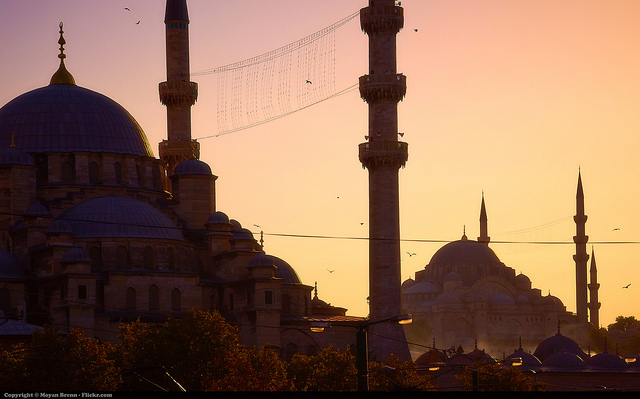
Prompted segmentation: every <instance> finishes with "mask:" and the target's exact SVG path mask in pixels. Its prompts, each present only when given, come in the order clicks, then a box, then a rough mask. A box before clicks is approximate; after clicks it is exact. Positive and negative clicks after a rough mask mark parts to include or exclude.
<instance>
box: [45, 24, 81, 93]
mask: <svg viewBox="0 0 640 399" xmlns="http://www.w3.org/2000/svg"><path fill="white" fill-rule="evenodd" d="M62 26H63V23H62V22H60V39H58V44H59V45H60V54H58V58H60V67H58V70H57V71H56V73H54V74H53V76H52V77H51V82H50V84H52V85H55V84H70V85H74V84H76V81H75V79H74V78H73V76H72V75H71V74H70V73H69V71H67V68H65V66H64V59H65V58H67V56H66V55H65V54H64V45H65V44H67V42H66V40H64V36H63V35H62V34H63V33H64V31H63V30H62Z"/></svg>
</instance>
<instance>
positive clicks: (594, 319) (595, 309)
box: [589, 247, 601, 328]
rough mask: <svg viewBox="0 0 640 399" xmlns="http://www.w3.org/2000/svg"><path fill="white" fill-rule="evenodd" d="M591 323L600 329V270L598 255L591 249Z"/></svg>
mask: <svg viewBox="0 0 640 399" xmlns="http://www.w3.org/2000/svg"><path fill="white" fill-rule="evenodd" d="M589 281H590V282H589V321H590V322H591V324H593V326H594V327H595V328H600V306H601V304H600V302H598V289H600V284H598V270H597V269H596V254H595V252H594V250H593V247H592V248H591V268H590V269H589Z"/></svg>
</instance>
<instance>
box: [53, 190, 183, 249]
mask: <svg viewBox="0 0 640 399" xmlns="http://www.w3.org/2000/svg"><path fill="white" fill-rule="evenodd" d="M58 219H59V220H66V221H67V222H68V223H69V224H70V225H71V228H72V229H73V232H74V234H75V237H76V238H101V237H105V238H106V237H110V238H160V239H169V240H180V241H182V240H184V237H183V235H182V231H181V230H180V229H179V228H178V227H177V226H176V225H175V224H174V223H173V222H172V221H171V219H169V218H168V217H167V216H166V215H165V214H163V213H162V212H160V211H159V210H157V209H156V208H154V207H153V206H151V205H149V204H148V203H146V202H143V201H140V200H137V199H134V198H129V197H120V196H116V195H108V196H104V197H97V198H93V199H89V200H86V201H83V202H81V203H79V204H77V205H75V206H73V207H72V208H70V209H68V210H67V211H65V212H63V213H62V214H61V215H60V216H58Z"/></svg>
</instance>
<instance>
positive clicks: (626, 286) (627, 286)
mask: <svg viewBox="0 0 640 399" xmlns="http://www.w3.org/2000/svg"><path fill="white" fill-rule="evenodd" d="M630 285H631V283H629V284H627V285H625V286H624V287H622V288H629V286H630Z"/></svg>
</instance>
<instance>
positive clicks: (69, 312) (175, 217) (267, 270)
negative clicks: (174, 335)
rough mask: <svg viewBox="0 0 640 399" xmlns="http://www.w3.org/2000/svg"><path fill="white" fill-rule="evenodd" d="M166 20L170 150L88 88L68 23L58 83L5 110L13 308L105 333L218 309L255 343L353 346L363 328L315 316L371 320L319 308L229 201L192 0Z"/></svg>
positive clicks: (4, 228)
mask: <svg viewBox="0 0 640 399" xmlns="http://www.w3.org/2000/svg"><path fill="white" fill-rule="evenodd" d="M165 25H166V42H167V81H166V82H163V83H160V86H159V91H160V100H161V102H162V104H164V105H166V107H167V128H168V132H167V139H166V140H163V141H162V142H161V143H160V145H159V147H160V159H158V158H155V157H154V155H153V152H152V150H151V146H150V145H149V142H148V140H147V137H146V135H145V133H144V132H143V130H142V128H141V127H140V126H139V125H138V123H137V122H136V120H135V119H134V117H133V116H132V115H131V114H129V113H128V112H127V111H126V110H125V109H124V108H123V107H121V106H120V105H119V104H118V103H116V102H115V101H113V100H111V99H110V98H108V97H106V96H104V95H102V94H100V93H97V92H94V91H92V90H89V89H86V88H83V87H81V86H79V85H77V84H76V81H75V78H74V77H73V76H72V74H71V73H70V72H69V71H68V70H67V68H66V66H65V62H64V61H65V58H66V55H65V54H64V44H65V39H64V36H63V30H62V27H63V26H62V24H60V39H59V44H60V55H59V58H60V66H59V69H58V71H57V72H56V73H55V74H54V75H53V76H52V78H51V81H50V84H49V85H47V86H44V87H41V88H38V89H35V90H32V91H29V92H27V93H24V94H22V95H20V96H18V97H16V98H15V99H13V100H12V101H10V102H9V103H7V104H6V105H4V106H3V107H2V108H0V148H2V150H1V151H0V210H1V214H0V237H1V238H2V242H1V247H2V249H0V310H2V311H3V312H4V316H6V317H12V318H15V319H20V320H22V321H23V322H24V321H26V322H28V323H30V324H33V325H38V326H42V325H44V324H47V323H51V324H55V325H56V326H58V327H59V328H60V329H61V330H62V331H63V332H65V331H69V330H70V329H72V328H74V327H79V328H83V329H84V330H85V331H86V332H87V334H88V335H89V336H95V337H99V338H101V339H103V340H111V339H114V338H115V337H116V335H117V333H118V326H119V324H120V323H122V322H127V321H132V320H136V319H138V318H140V319H141V320H144V321H148V322H156V321H160V322H161V321H163V320H166V318H167V317H169V316H176V317H180V316H181V315H184V313H185V312H186V311H188V310H190V309H193V308H195V309H205V310H217V311H219V312H220V313H221V314H222V315H223V316H224V317H226V318H227V319H228V320H229V321H230V322H232V323H234V324H236V325H237V326H238V328H239V333H240V339H241V342H242V343H244V344H245V345H248V346H253V345H256V346H263V345H279V346H280V347H282V348H283V349H285V350H286V352H287V353H288V354H293V353H298V352H302V353H308V352H310V351H315V350H317V349H318V347H319V346H326V345H328V344H329V343H332V344H333V345H334V346H336V347H342V348H344V347H346V345H347V344H348V343H352V342H354V340H355V338H354V334H353V333H352V334H350V335H348V334H342V335H340V336H339V337H333V338H332V337H331V336H318V337H311V336H310V335H309V334H308V332H307V331H308V330H309V327H310V323H311V322H312V321H327V320H335V319H336V318H340V321H341V322H343V323H347V324H348V323H358V322H360V321H362V320H363V318H359V317H350V316H346V309H343V308H339V307H331V306H330V305H328V304H325V305H324V306H322V305H318V306H314V304H317V303H318V301H319V300H318V299H317V297H316V298H315V299H314V300H313V301H312V298H311V293H312V291H313V287H312V286H309V285H306V284H304V283H303V282H302V281H301V280H300V278H299V277H298V275H297V273H296V271H295V270H294V268H293V267H291V265H289V264H288V263H287V262H285V261H284V260H282V259H280V258H278V257H275V256H273V255H268V254H266V253H265V251H264V248H263V247H262V245H260V244H259V243H258V242H257V241H256V239H255V238H254V236H253V233H252V232H251V231H249V230H248V229H246V228H244V227H243V226H242V225H241V224H240V223H239V222H238V221H236V220H233V219H230V218H229V217H228V216H227V215H226V214H225V213H223V212H221V211H219V210H217V209H216V201H215V198H216V187H215V182H216V179H217V177H216V176H214V175H213V174H212V171H211V167H210V166H209V165H207V164H206V163H205V162H202V161H200V160H199V159H198V158H199V149H200V146H199V143H197V141H195V140H193V139H192V138H191V120H190V108H191V106H192V105H193V104H194V102H195V99H196V96H197V93H198V87H197V85H196V84H195V83H193V82H190V80H189V48H188V47H189V40H188V38H189V35H188V29H189V18H188V13H187V5H186V0H167V3H166V14H165ZM315 311H317V312H318V313H319V314H317V315H314V312H315ZM352 330H353V332H355V329H352ZM0 334H1V333H0ZM332 339H333V341H332Z"/></svg>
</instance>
